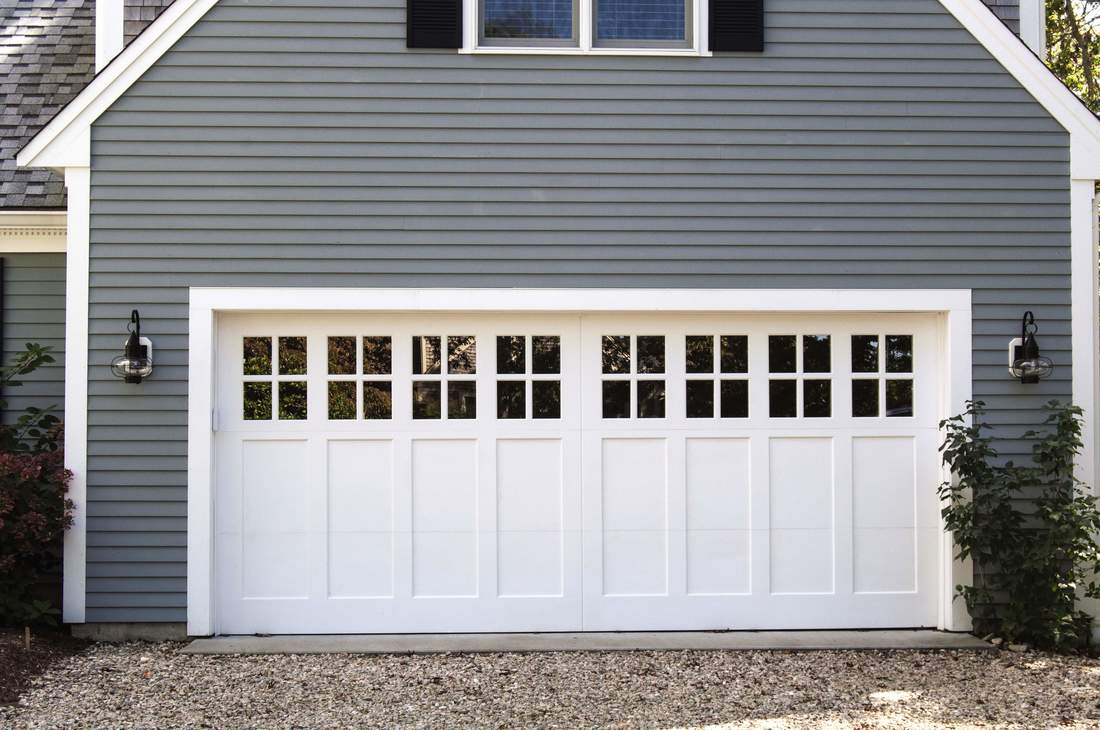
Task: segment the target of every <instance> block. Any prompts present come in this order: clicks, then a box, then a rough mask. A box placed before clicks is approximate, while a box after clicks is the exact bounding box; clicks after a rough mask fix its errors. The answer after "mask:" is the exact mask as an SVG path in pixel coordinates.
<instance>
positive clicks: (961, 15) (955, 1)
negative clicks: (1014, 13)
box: [940, 0, 1100, 180]
mask: <svg viewBox="0 0 1100 730" xmlns="http://www.w3.org/2000/svg"><path fill="white" fill-rule="evenodd" d="M940 3H941V4H942V5H943V6H944V7H945V8H947V10H948V11H949V12H950V13H951V14H952V15H954V16H955V18H956V19H957V20H958V21H959V22H960V23H961V24H962V25H963V27H964V28H966V29H967V30H968V31H970V33H971V34H972V35H973V36H974V37H975V38H976V39H977V40H978V41H979V42H980V43H981V44H982V45H984V46H985V48H986V50H988V51H989V52H990V54H992V55H993V57H994V58H995V59H997V61H999V62H1000V63H1001V65H1002V66H1004V67H1005V70H1006V71H1008V72H1009V73H1010V74H1012V76H1013V77H1014V78H1015V79H1016V80H1017V81H1019V82H1020V85H1021V86H1023V87H1024V89H1026V90H1027V91H1028V92H1029V93H1030V94H1031V95H1032V96H1033V97H1035V100H1036V101H1037V102H1038V103H1039V104H1040V105H1042V107H1043V108H1044V109H1046V110H1047V112H1049V113H1050V115H1051V116H1052V117H1054V118H1055V120H1057V121H1058V123H1059V124H1061V125H1062V126H1063V127H1064V128H1065V130H1066V131H1067V132H1069V135H1070V177H1072V178H1073V179H1075V180H1097V179H1100V119H1097V118H1096V115H1095V114H1093V113H1092V112H1091V111H1089V110H1088V108H1087V107H1086V106H1085V105H1084V104H1083V103H1082V102H1081V100H1080V99H1079V98H1077V95H1076V94H1074V93H1073V92H1072V91H1070V90H1069V89H1068V88H1067V87H1066V85H1065V84H1063V83H1062V82H1061V80H1059V79H1058V77H1057V76H1055V75H1054V73H1053V72H1052V71H1051V70H1050V69H1049V68H1047V67H1046V64H1044V63H1043V61H1042V59H1040V58H1039V57H1038V56H1036V55H1035V53H1034V52H1033V51H1032V50H1031V49H1030V48H1028V47H1027V44H1025V43H1024V42H1023V41H1021V40H1020V39H1019V38H1018V37H1016V34H1015V33H1013V32H1012V31H1011V30H1009V28H1008V26H1006V25H1005V24H1004V23H1002V22H1001V21H1000V19H999V18H997V16H996V15H994V14H993V11H992V10H990V9H989V8H988V7H987V6H986V5H985V3H983V2H982V1H981V0H940Z"/></svg>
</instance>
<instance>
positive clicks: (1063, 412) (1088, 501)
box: [939, 401, 1100, 650]
mask: <svg viewBox="0 0 1100 730" xmlns="http://www.w3.org/2000/svg"><path fill="white" fill-rule="evenodd" d="M983 407H984V404H983V403H981V402H974V403H968V404H967V410H966V412H965V413H963V414H961V415H958V416H955V417H953V418H950V419H947V420H946V421H943V422H942V423H941V424H940V427H941V428H942V429H944V430H945V431H946V433H947V436H946V438H945V440H944V443H943V446H942V447H941V452H942V453H943V461H944V463H945V464H946V465H947V466H949V467H950V468H951V472H952V474H953V475H954V480H953V481H951V482H946V483H944V484H943V485H942V486H941V487H940V490H939V491H940V496H941V498H942V499H943V500H944V501H945V502H946V506H945V507H944V509H943V517H944V521H945V524H946V529H947V530H948V531H950V532H951V533H952V535H953V537H954V539H955V545H956V547H957V550H958V556H959V557H960V558H963V559H966V558H969V559H971V560H972V561H973V564H974V571H975V572H974V578H975V580H974V585H970V586H963V585H960V586H956V590H957V591H958V593H959V595H960V596H961V597H962V598H963V599H964V600H965V601H966V605H967V608H968V609H969V611H970V614H971V616H972V617H973V618H974V620H975V624H976V626H978V627H979V628H983V630H984V629H992V630H995V631H997V632H998V633H1000V634H1001V635H1002V636H1004V637H1005V638H1006V639H1008V640H1010V641H1023V642H1029V643H1032V644H1035V645H1036V646H1040V647H1044V648H1051V649H1059V650H1065V649H1073V648H1078V647H1081V646H1084V645H1086V644H1087V643H1088V642H1089V637H1090V632H1091V624H1092V616H1090V615H1089V614H1087V613H1085V612H1084V611H1082V610H1080V609H1079V608H1078V601H1079V599H1080V598H1082V597H1088V598H1100V586H1098V585H1097V583H1096V582H1095V576H1096V575H1097V574H1098V573H1100V547H1098V545H1097V542H1096V539H1095V538H1096V536H1097V535H1098V534H1100V511H1098V510H1097V507H1096V499H1095V498H1094V497H1093V496H1092V495H1091V494H1090V493H1089V492H1088V488H1087V486H1086V485H1084V484H1083V483H1081V482H1080V481H1079V480H1078V479H1077V478H1076V477H1075V476H1074V474H1073V462H1074V458H1075V457H1076V455H1077V453H1078V452H1079V451H1080V449H1081V409H1080V408H1078V407H1076V406H1064V405H1062V404H1059V403H1057V402H1054V401H1052V402H1051V403H1048V404H1047V406H1046V408H1047V410H1048V411H1049V412H1050V415H1049V417H1048V418H1047V420H1046V424H1047V426H1048V427H1049V428H1050V430H1049V431H1048V432H1047V433H1036V432H1028V433H1027V434H1025V438H1029V439H1037V441H1036V443H1035V445H1034V447H1033V454H1032V460H1031V461H1032V463H1031V464H1029V465H1018V464H1014V463H1013V462H1011V461H1008V462H1004V463H1002V461H1001V459H1000V457H999V455H998V454H997V451H996V449H995V448H994V447H993V441H992V439H991V438H990V437H989V436H987V435H986V433H987V431H988V430H989V429H990V426H988V425H986V424H984V423H983V422H982V417H983V415H984V411H983Z"/></svg>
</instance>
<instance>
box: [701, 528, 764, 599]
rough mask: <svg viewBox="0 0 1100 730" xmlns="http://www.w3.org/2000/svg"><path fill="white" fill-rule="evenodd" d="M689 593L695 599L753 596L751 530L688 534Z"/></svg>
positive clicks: (703, 531) (707, 531) (714, 530)
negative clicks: (721, 596)
mask: <svg viewBox="0 0 1100 730" xmlns="http://www.w3.org/2000/svg"><path fill="white" fill-rule="evenodd" d="M687 593H688V594H689V595H692V596H706V595H731V596H732V595H747V594H750V593H752V531H751V530H721V529H706V530H690V531H688V533H687Z"/></svg>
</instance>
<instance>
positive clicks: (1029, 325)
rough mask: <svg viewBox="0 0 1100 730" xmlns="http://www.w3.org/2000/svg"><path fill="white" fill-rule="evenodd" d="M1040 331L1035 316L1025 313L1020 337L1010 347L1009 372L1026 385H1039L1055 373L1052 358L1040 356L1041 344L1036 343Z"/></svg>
mask: <svg viewBox="0 0 1100 730" xmlns="http://www.w3.org/2000/svg"><path fill="white" fill-rule="evenodd" d="M1038 330H1039V326H1038V325H1036V324H1035V315H1034V314H1032V313H1031V312H1024V319H1023V322H1022V323H1021V324H1020V336H1019V338H1017V339H1015V340H1013V341H1012V342H1010V343H1009V345H1008V363H1009V365H1008V371H1009V372H1010V373H1012V377H1014V378H1019V380H1020V382H1021V383H1023V384H1025V385H1028V384H1031V383H1038V382H1039V381H1040V380H1042V379H1043V378H1045V377H1047V376H1049V375H1050V374H1051V373H1052V372H1054V363H1053V362H1051V360H1050V358H1049V357H1042V356H1041V355H1040V354H1039V343H1038V342H1036V341H1035V333H1036V332H1037V331H1038Z"/></svg>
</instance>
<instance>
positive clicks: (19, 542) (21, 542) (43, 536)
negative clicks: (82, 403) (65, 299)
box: [0, 344, 72, 624]
mask: <svg viewBox="0 0 1100 730" xmlns="http://www.w3.org/2000/svg"><path fill="white" fill-rule="evenodd" d="M49 353H50V348H48V347H42V346H40V345H36V344H28V345H27V348H26V350H25V351H23V352H21V353H19V354H18V355H17V356H16V357H15V358H14V359H13V360H12V362H11V364H10V365H8V366H6V367H3V368H0V387H11V386H18V385H20V383H19V381H18V378H19V377H22V376H23V375H26V374H28V373H30V372H32V371H34V370H35V369H37V368H38V367H40V366H42V365H46V364H48V363H52V362H53V361H54V360H53V357H52V356H51V355H50V354H49ZM6 406H7V404H6V402H4V401H2V400H0V409H6ZM52 411H53V409H52V408H45V409H39V408H29V409H27V411H26V412H25V413H24V414H22V415H21V416H20V417H19V419H18V420H17V421H16V422H15V424H13V425H3V426H0V624H16V623H27V624H29V623H56V620H57V619H56V617H57V615H58V611H57V609H56V608H54V607H53V606H51V605H50V603H49V602H48V601H44V600H41V599H40V598H38V597H37V596H36V595H35V593H34V590H35V587H36V586H37V584H38V583H39V581H40V580H41V579H42V577H43V576H45V575H47V574H48V573H49V572H50V571H51V569H53V568H55V567H56V566H57V565H58V563H59V560H60V543H61V536H62V534H63V533H64V531H65V528H66V527H68V526H69V525H70V524H71V522H72V512H71V511H72V502H71V501H70V500H68V499H66V497H65V492H66V491H67V489H68V484H69V479H70V476H71V475H70V474H69V473H68V472H67V471H66V470H65V466H64V459H63V456H62V452H61V449H60V448H59V446H60V444H61V443H62V441H61V423H60V421H59V419H58V418H57V417H56V416H55V415H53V412H52Z"/></svg>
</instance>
